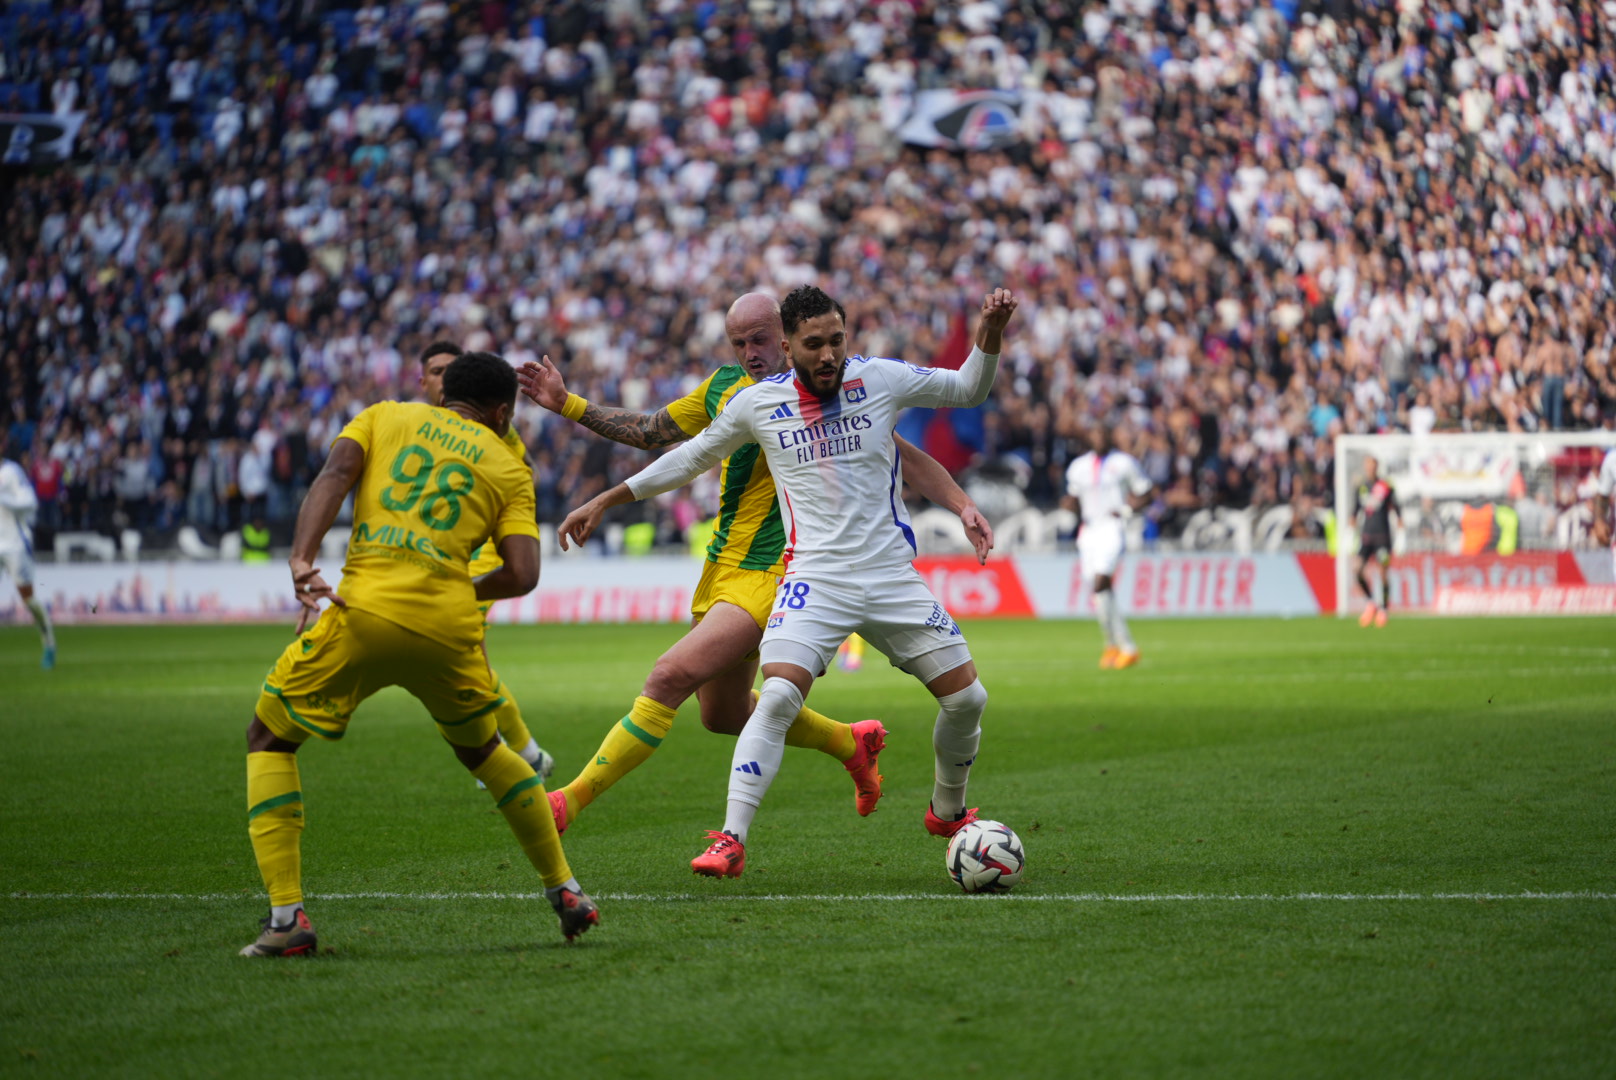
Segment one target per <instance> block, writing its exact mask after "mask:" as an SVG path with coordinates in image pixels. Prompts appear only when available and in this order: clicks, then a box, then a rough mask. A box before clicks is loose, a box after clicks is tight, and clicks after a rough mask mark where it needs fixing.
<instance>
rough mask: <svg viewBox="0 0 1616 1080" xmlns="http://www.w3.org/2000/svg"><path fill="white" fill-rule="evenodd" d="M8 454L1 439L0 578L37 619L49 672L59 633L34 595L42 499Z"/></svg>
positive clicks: (42, 664) (43, 660)
mask: <svg viewBox="0 0 1616 1080" xmlns="http://www.w3.org/2000/svg"><path fill="white" fill-rule="evenodd" d="M4 453H5V442H4V435H0V574H9V575H11V580H12V581H14V582H16V583H17V595H18V596H20V597H22V602H23V604H24V605H25V606H26V607H27V608H28V611H29V614H31V615H33V617H34V625H35V626H37V627H39V637H40V641H41V643H42V644H43V645H44V653H43V654H42V655H41V656H40V660H39V666H40V667H42V668H44V669H45V670H46V671H49V670H50V669H51V668H53V667H55V666H56V629H55V627H53V626H51V619H50V612H48V611H46V610H45V603H44V601H42V600H40V599H39V597H37V596H35V595H34V511H35V510H37V509H38V508H39V499H38V497H37V496H36V495H35V494H34V485H33V484H32V483H30V482H29V480H28V474H27V473H25V472H23V470H22V466H21V465H18V464H17V463H16V462H15V461H12V460H11V459H10V458H8V457H4V456H3V455H4Z"/></svg>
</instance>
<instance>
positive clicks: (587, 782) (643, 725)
mask: <svg viewBox="0 0 1616 1080" xmlns="http://www.w3.org/2000/svg"><path fill="white" fill-rule="evenodd" d="M673 716H674V710H673V709H670V708H668V707H667V706H666V705H664V704H662V702H660V701H653V700H652V699H650V698H648V697H637V698H635V699H634V708H632V709H630V710H629V714H628V715H627V716H625V717H623V719H621V720H619V721H618V722H617V723H616V724H615V725H613V726H612V730H610V731H608V732H607V733H606V738H605V739H604V740H602V741H601V744H600V749H599V750H596V751H595V757H594V759H593V760H591V761H590V763H589V764H588V765H585V766H584V769H583V771H582V772H580V773H579V774H578V775H577V776H576V777H574V778H573V781H572V783H570V784H568V785H567V786H566V788H565V789H564V790H565V791H566V795H567V820H568V821H569V822H570V821H571V820H572V819H573V818H575V817H577V816H578V811H580V810H582V809H583V808H584V807H586V806H588V805H589V804H590V803H592V802H594V801H595V798H596V796H598V795H599V794H600V793H601V792H603V791H605V790H606V789H607V788H609V787H611V786H612V785H613V784H615V783H617V782H618V781H619V780H621V779H623V777H625V776H627V775H628V774H629V773H631V772H633V771H634V770H635V769H637V768H639V767H640V766H641V765H643V764H644V763H645V760H646V759H647V758H649V757H650V756H651V755H652V754H654V753H656V748H657V747H659V746H661V745H662V740H663V739H666V738H667V737H668V732H669V731H671V730H672V729H673Z"/></svg>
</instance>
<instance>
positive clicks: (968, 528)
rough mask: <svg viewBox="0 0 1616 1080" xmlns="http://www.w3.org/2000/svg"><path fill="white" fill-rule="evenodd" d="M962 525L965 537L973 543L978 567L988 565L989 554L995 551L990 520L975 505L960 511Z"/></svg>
mask: <svg viewBox="0 0 1616 1080" xmlns="http://www.w3.org/2000/svg"><path fill="white" fill-rule="evenodd" d="M959 517H960V524H961V525H964V526H965V535H966V536H967V537H968V538H969V539H970V541H971V547H972V548H973V549H975V551H976V561H977V565H979V566H983V565H986V564H987V561H988V552H990V551H992V550H993V526H992V525H990V524H988V519H987V518H985V517H983V516H982V512H981V511H980V510H978V509H977V508H976V507H975V506H974V505H973V506H967V507H966V508H965V509H963V510H961V511H960V516H959Z"/></svg>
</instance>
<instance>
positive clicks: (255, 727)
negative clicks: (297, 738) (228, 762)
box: [247, 716, 299, 754]
mask: <svg viewBox="0 0 1616 1080" xmlns="http://www.w3.org/2000/svg"><path fill="white" fill-rule="evenodd" d="M298 746H299V744H298V743H295V742H291V741H289V740H287V739H283V738H281V737H280V736H279V735H276V734H275V733H274V732H273V731H271V730H270V728H269V725H268V724H266V723H264V722H263V721H262V720H260V719H258V717H257V716H254V717H253V718H252V722H251V723H249V724H248V725H247V752H248V753H250V754H261V753H274V754H295V753H297V748H298Z"/></svg>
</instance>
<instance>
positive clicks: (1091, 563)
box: [1061, 426, 1152, 668]
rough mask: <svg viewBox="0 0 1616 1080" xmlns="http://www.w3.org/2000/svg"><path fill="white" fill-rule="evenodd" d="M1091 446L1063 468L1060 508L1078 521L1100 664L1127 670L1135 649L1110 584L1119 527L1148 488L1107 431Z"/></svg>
mask: <svg viewBox="0 0 1616 1080" xmlns="http://www.w3.org/2000/svg"><path fill="white" fill-rule="evenodd" d="M1093 443H1094V449H1092V450H1090V451H1089V452H1088V453H1086V454H1084V455H1083V456H1082V457H1079V458H1077V459H1075V460H1074V461H1073V462H1072V463H1071V464H1070V465H1068V466H1067V467H1066V498H1064V499H1063V500H1061V504H1062V505H1063V506H1065V507H1067V508H1068V509H1072V510H1077V511H1078V512H1079V513H1080V514H1081V516H1082V519H1083V523H1082V525H1081V526H1080V527H1079V529H1078V531H1077V554H1078V558H1079V559H1080V560H1081V562H1082V567H1083V575H1084V576H1085V577H1087V578H1088V579H1089V587H1090V589H1091V590H1092V591H1093V593H1094V609H1095V614H1096V616H1097V618H1098V619H1099V623H1100V630H1101V631H1102V632H1103V633H1104V634H1105V651H1104V652H1102V653H1101V654H1100V666H1101V667H1102V668H1128V667H1133V666H1134V665H1135V664H1137V663H1138V662H1139V649H1138V647H1137V646H1135V645H1134V642H1133V635H1132V634H1130V633H1129V632H1128V620H1126V619H1124V618H1123V617H1122V605H1121V604H1120V603H1118V602H1117V594H1116V591H1115V590H1114V589H1112V587H1111V586H1112V582H1113V581H1114V580H1115V578H1116V573H1117V567H1118V566H1119V565H1120V564H1121V562H1122V549H1123V546H1124V545H1123V523H1124V522H1126V521H1127V519H1128V518H1129V517H1130V516H1131V515H1132V514H1133V512H1134V511H1135V510H1138V509H1140V508H1142V507H1144V506H1145V505H1146V504H1147V503H1148V502H1149V501H1150V492H1151V487H1152V484H1151V482H1150V480H1149V478H1148V477H1146V476H1145V472H1144V470H1143V469H1141V468H1140V467H1139V462H1138V461H1137V460H1135V459H1134V458H1133V457H1132V456H1131V455H1129V454H1125V453H1123V452H1122V451H1121V450H1118V449H1116V448H1115V446H1114V444H1113V441H1112V436H1111V432H1110V431H1109V430H1107V429H1106V428H1104V427H1100V426H1096V427H1095V429H1094V437H1093Z"/></svg>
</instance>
